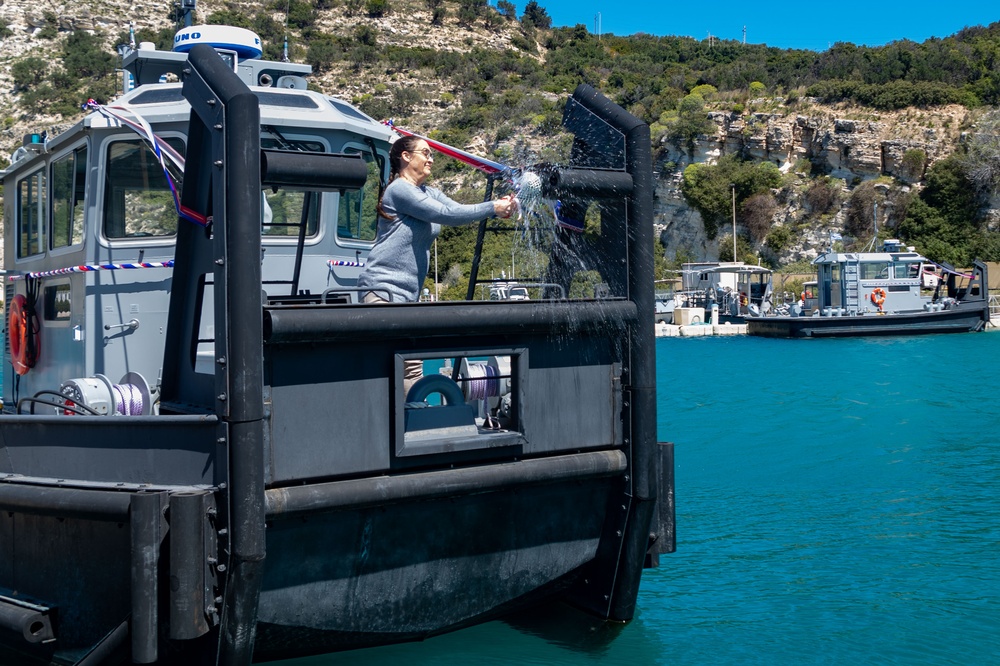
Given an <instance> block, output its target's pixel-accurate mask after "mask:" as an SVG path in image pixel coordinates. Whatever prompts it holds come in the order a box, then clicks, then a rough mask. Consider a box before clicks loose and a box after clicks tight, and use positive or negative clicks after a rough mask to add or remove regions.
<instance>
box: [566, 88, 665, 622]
mask: <svg viewBox="0 0 1000 666" xmlns="http://www.w3.org/2000/svg"><path fill="white" fill-rule="evenodd" d="M573 98H574V99H575V100H576V101H577V102H579V103H580V104H581V105H582V106H583V107H585V108H587V109H589V110H590V111H592V112H593V113H594V114H595V115H596V116H598V117H600V118H601V119H602V120H604V121H605V122H607V123H608V124H609V125H610V126H611V127H614V128H616V129H617V130H619V131H620V132H622V134H623V135H624V137H625V170H626V172H628V173H629V174H630V175H631V177H632V190H631V192H629V194H628V196H627V200H626V211H627V216H628V225H627V234H628V236H627V238H628V250H627V257H628V277H627V285H628V296H629V299H630V300H631V301H633V302H634V303H635V305H636V310H637V311H638V313H639V318H638V321H637V322H636V323H635V324H634V325H632V326H630V327H629V338H628V345H629V366H628V368H627V372H628V374H627V376H626V377H625V387H626V397H625V401H626V414H627V418H628V419H629V430H630V439H629V441H628V442H627V445H628V447H629V449H630V455H629V485H630V488H629V490H630V493H631V501H630V502H628V503H627V506H628V509H627V511H628V516H627V519H626V521H627V522H626V527H625V530H624V533H623V535H622V549H621V555H620V557H619V560H618V571H617V573H616V575H615V584H614V591H613V593H612V598H611V600H610V607H609V612H608V616H609V618H610V619H613V620H621V621H626V620H630V619H632V616H633V615H634V613H635V603H636V597H637V596H638V593H639V581H640V578H641V575H642V567H643V563H644V562H645V560H646V551H647V550H648V548H649V542H650V526H651V522H652V518H653V510H654V508H655V506H656V498H657V491H658V488H657V486H658V485H659V483H658V481H659V478H660V475H659V474H657V436H656V337H655V332H654V328H653V313H654V306H655V293H654V290H655V286H654V279H655V276H654V270H653V265H654V260H653V242H654V238H653V188H654V186H655V183H654V182H653V162H652V150H651V147H650V135H649V126H648V125H647V124H646V123H644V122H642V121H641V120H639V119H638V118H636V117H635V116H633V115H632V114H630V113H628V112H627V111H625V110H624V109H622V108H621V107H619V106H618V105H616V104H614V103H613V102H611V101H610V100H608V99H607V98H606V97H604V96H603V95H601V94H600V93H599V92H598V91H597V90H595V89H594V88H593V87H591V86H589V85H587V84H581V85H579V86H578V87H577V88H576V90H575V91H574V92H573ZM670 478H672V476H671V477H670ZM661 490H666V489H661Z"/></svg>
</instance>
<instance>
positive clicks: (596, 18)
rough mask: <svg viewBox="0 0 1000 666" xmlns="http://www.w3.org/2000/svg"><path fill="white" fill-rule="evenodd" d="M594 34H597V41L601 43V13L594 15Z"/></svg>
mask: <svg viewBox="0 0 1000 666" xmlns="http://www.w3.org/2000/svg"><path fill="white" fill-rule="evenodd" d="M594 32H596V33H597V41H601V12H597V13H596V14H594Z"/></svg>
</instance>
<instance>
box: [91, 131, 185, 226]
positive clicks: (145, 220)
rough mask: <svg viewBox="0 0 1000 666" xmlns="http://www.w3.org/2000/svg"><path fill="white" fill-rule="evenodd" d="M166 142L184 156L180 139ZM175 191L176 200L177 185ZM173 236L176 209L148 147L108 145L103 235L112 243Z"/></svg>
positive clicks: (135, 143) (141, 144) (137, 142)
mask: <svg viewBox="0 0 1000 666" xmlns="http://www.w3.org/2000/svg"><path fill="white" fill-rule="evenodd" d="M166 141H167V143H168V144H170V145H171V146H172V147H173V148H174V149H176V150H177V151H178V152H180V153H183V152H184V144H183V142H182V141H181V140H180V139H177V138H171V139H167V140H166ZM175 176H176V174H175ZM178 181H179V179H178V178H176V177H175V182H178ZM177 188H178V193H177V195H178V196H180V185H179V182H178V185H177ZM175 233H177V208H176V206H175V205H174V198H173V194H172V193H171V190H170V183H169V182H168V181H167V177H166V174H164V173H163V167H162V166H161V165H160V161H159V159H157V157H156V155H155V154H154V153H153V151H152V149H151V148H150V147H149V144H148V143H146V142H145V141H142V140H140V139H135V140H128V141H116V142H114V143H112V144H111V145H110V146H109V147H108V157H107V168H106V176H105V187H104V235H105V236H106V237H107V238H111V239H115V238H140V237H148V236H172V235H174V234H175Z"/></svg>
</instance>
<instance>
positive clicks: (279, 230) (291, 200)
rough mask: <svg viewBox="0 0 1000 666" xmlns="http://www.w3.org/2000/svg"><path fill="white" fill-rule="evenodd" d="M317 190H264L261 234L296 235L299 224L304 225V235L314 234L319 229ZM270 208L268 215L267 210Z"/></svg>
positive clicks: (270, 235) (274, 235)
mask: <svg viewBox="0 0 1000 666" xmlns="http://www.w3.org/2000/svg"><path fill="white" fill-rule="evenodd" d="M319 194H320V193H319V192H304V191H301V190H287V189H284V188H278V190H277V191H274V190H270V189H268V190H264V201H265V202H266V204H267V207H266V208H265V210H264V223H263V225H262V226H263V234H264V236H266V237H268V238H273V237H276V236H277V237H280V236H292V237H297V236H298V235H299V229H300V226H301V225H303V224H304V225H305V235H306V237H312V236H315V235H316V232H317V230H318V229H319V204H320V198H321V197H320V196H319ZM268 208H269V209H270V215H268V210H267V209H268Z"/></svg>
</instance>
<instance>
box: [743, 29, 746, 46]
mask: <svg viewBox="0 0 1000 666" xmlns="http://www.w3.org/2000/svg"><path fill="white" fill-rule="evenodd" d="M746 43H747V27H746V26H743V45H744V46H746Z"/></svg>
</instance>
